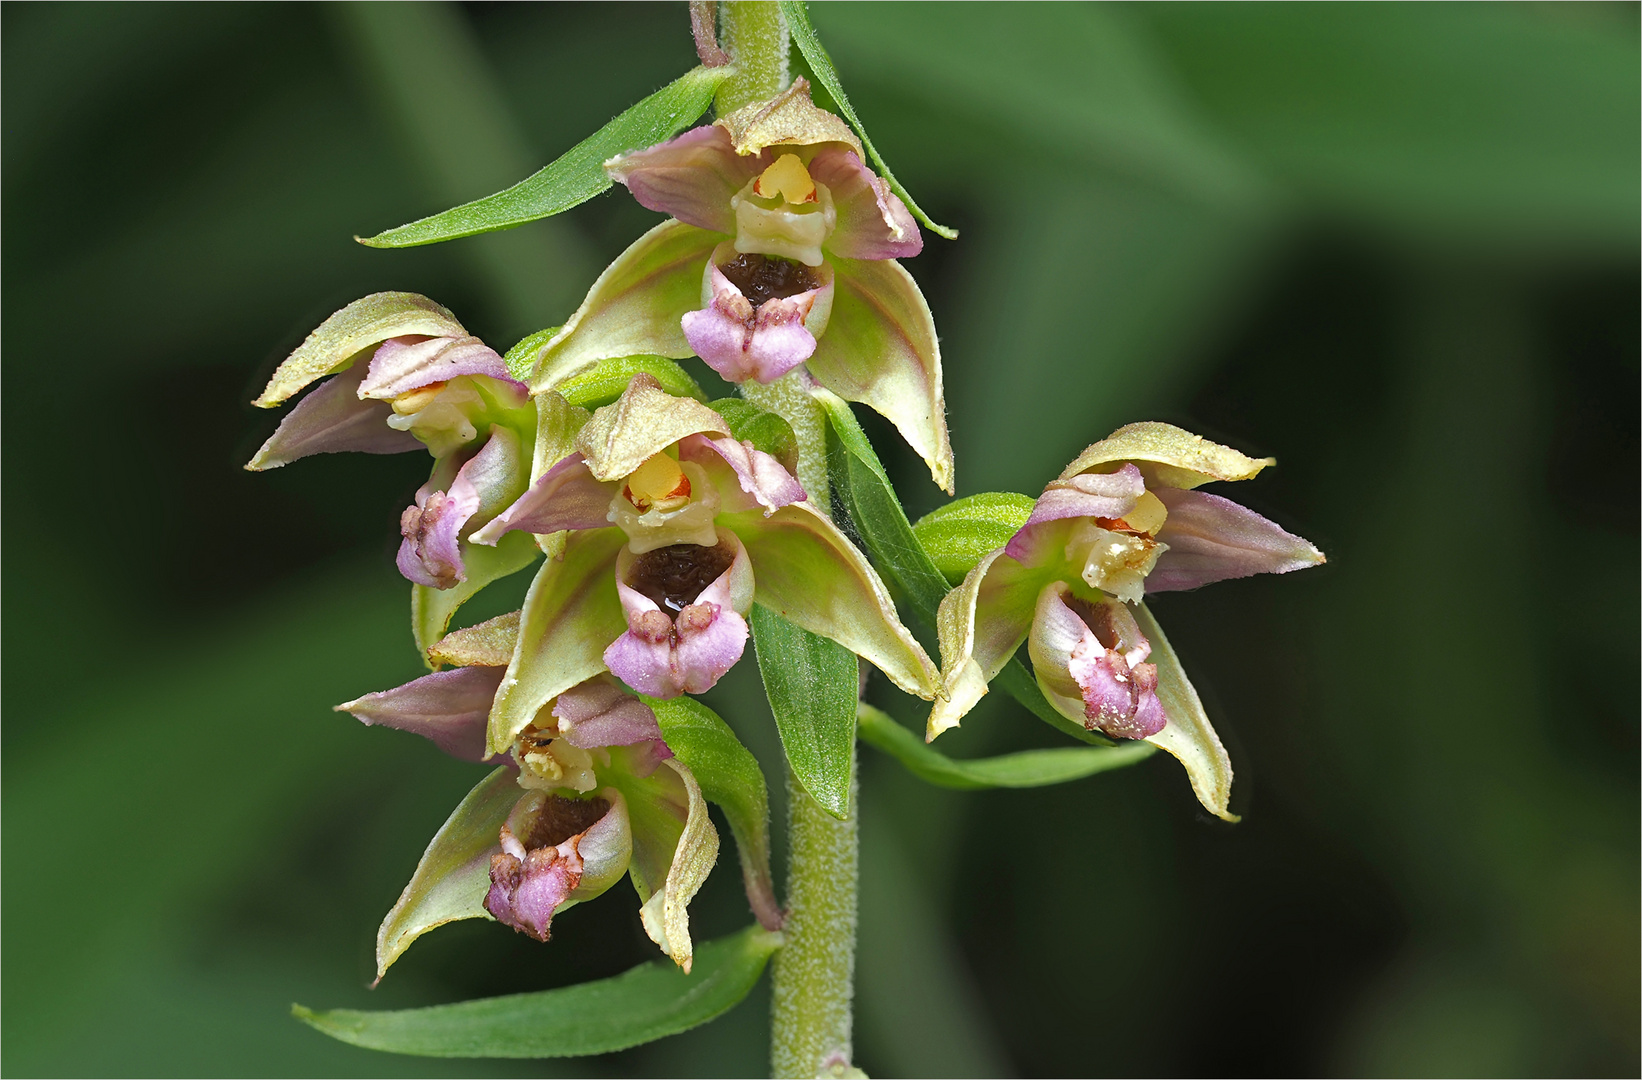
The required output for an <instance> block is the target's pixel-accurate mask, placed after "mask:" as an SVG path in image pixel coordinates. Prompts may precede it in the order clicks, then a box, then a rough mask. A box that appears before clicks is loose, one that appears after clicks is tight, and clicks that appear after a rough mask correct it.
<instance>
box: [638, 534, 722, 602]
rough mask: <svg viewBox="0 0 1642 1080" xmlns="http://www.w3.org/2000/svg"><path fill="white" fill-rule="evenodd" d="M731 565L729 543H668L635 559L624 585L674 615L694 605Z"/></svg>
mask: <svg viewBox="0 0 1642 1080" xmlns="http://www.w3.org/2000/svg"><path fill="white" fill-rule="evenodd" d="M733 562H735V548H734V546H733V545H731V544H729V543H721V544H719V545H717V546H716V547H706V546H703V545H701V544H669V545H667V546H666V547H659V548H656V549H654V550H653V551H646V552H645V553H644V554H642V555H638V556H635V557H634V559H633V566H632V569H631V570H630V571H629V572H628V579H627V584H628V586H629V587H630V588H633V589H635V590H637V591H638V592H640V593H642V594H643V595H644V596H647V597H649V599H650V600H651V602H653V603H654V604H655V605H656V606H657V607H659V608H662V609H663V610H665V611H668V612H672V613H676V612H678V611H682V610H683V609H684V608H685V607H686V606H688V605H689V604H691V603H693V602H694V601H695V599H696V597H698V596H700V595H701V590H703V589H705V588H706V587H707V586H709V585H711V584H712V583H713V581H714V580H715V579H716V578H717V577H718V576H719V575H720V574H722V573H724V571H726V570H728V569H729V568H730V564H731V563H733Z"/></svg>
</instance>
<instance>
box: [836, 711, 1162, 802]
mask: <svg viewBox="0 0 1642 1080" xmlns="http://www.w3.org/2000/svg"><path fill="white" fill-rule="evenodd" d="M857 721H858V724H859V727H858V729H857V730H858V731H859V732H860V735H861V738H862V739H863V740H864V741H866V742H868V743H871V744H872V745H873V746H876V747H877V748H878V749H880V750H882V751H883V752H884V753H886V754H888V755H889V756H891V757H893V758H895V759H896V760H897V761H899V762H900V763H901V764H902V765H904V766H906V768H907V771H908V772H910V773H912V774H913V775H914V776H916V777H918V778H919V779H921V780H925V781H927V782H929V783H931V784H935V785H936V786H938V787H948V788H958V789H962V790H975V789H979V788H999V787H1006V788H1029V787H1045V786H1047V785H1049V784H1064V783H1066V782H1067V781H1069V780H1081V779H1083V778H1084V777H1086V776H1093V775H1094V774H1095V773H1101V772H1108V771H1110V770H1112V769H1121V768H1123V767H1124V766H1126V765H1133V764H1135V763H1136V762H1139V761H1144V760H1145V759H1147V758H1149V757H1151V756H1152V755H1153V754H1154V753H1156V752H1157V751H1156V748H1155V747H1152V746H1150V745H1148V744H1146V743H1140V742H1137V743H1127V744H1125V745H1122V746H1114V747H1110V748H1100V747H1092V746H1087V747H1085V746H1068V747H1059V748H1056V749H1053V750H1022V751H1020V752H1019V753H1015V754H1002V755H1000V756H998V757H990V758H981V759H979V760H974V761H959V760H956V759H954V758H949V757H947V756H946V755H945V754H943V753H941V752H940V751H939V750H936V749H935V748H934V747H932V746H929V745H927V744H926V743H925V742H924V741H923V740H922V739H920V738H918V736H916V735H914V734H913V733H912V732H910V731H908V730H907V729H906V728H904V727H902V726H901V725H900V724H898V723H896V722H895V721H894V720H893V719H891V718H890V717H889V716H888V715H886V714H885V713H883V712H882V711H880V710H878V709H875V708H873V707H872V706H871V705H868V704H866V703H865V702H863V703H862V704H861V705H860V706H859V709H858V712H857Z"/></svg>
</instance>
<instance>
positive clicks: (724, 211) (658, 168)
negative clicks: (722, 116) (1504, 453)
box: [604, 125, 769, 233]
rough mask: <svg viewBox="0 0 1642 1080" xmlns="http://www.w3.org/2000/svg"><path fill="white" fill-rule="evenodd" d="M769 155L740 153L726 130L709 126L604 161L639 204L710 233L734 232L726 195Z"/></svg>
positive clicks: (755, 172) (754, 173)
mask: <svg viewBox="0 0 1642 1080" xmlns="http://www.w3.org/2000/svg"><path fill="white" fill-rule="evenodd" d="M768 158H769V155H768V154H756V155H751V156H748V157H742V156H741V155H739V154H737V153H736V152H735V147H733V146H732V145H731V144H730V136H729V133H728V132H726V131H725V130H724V129H723V128H721V127H716V126H713V125H708V126H706V127H698V128H692V129H691V130H689V131H686V132H685V133H684V134H682V135H679V136H678V137H676V138H673V139H670V140H668V141H667V142H664V143H658V144H657V145H655V146H652V147H650V148H649V149H647V150H635V151H634V152H633V153H631V154H623V155H621V156H620V157H618V158H615V159H613V160H611V161H608V162H605V166H604V171H605V172H607V173H608V174H609V175H610V179H612V180H614V181H615V182H616V183H618V184H625V185H626V186H627V190H628V191H631V192H632V193H633V198H635V199H637V200H638V201H639V204H640V205H641V206H645V207H648V208H649V209H651V210H655V211H657V212H659V213H663V214H667V215H669V216H670V217H675V218H677V219H678V220H680V221H682V222H685V223H686V224H689V225H694V226H696V227H698V228H702V229H711V230H712V231H713V232H719V233H733V232H735V212H734V211H733V210H731V209H730V198H731V196H733V195H735V193H736V192H738V191H740V190H741V189H742V188H743V187H744V186H745V185H746V183H747V181H748V180H751V179H752V178H753V177H754V176H757V175H758V174H759V173H760V172H762V171H763V169H764V168H765V167H766V166H768V165H769V160H768Z"/></svg>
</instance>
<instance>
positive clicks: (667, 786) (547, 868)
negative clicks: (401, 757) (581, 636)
mask: <svg viewBox="0 0 1642 1080" xmlns="http://www.w3.org/2000/svg"><path fill="white" fill-rule="evenodd" d="M498 624H502V625H498ZM516 632H517V617H516V616H503V617H502V618H501V619H498V620H492V622H491V623H487V624H481V625H480V626H478V627H473V628H470V629H469V630H466V631H458V632H457V633H455V634H452V635H450V636H449V637H447V638H446V639H445V640H444V641H443V642H441V643H440V646H439V657H440V659H442V660H463V661H473V662H474V663H473V664H472V665H471V666H466V667H458V668H455V669H453V670H449V671H438V672H434V673H433V674H431V675H425V676H423V677H422V678H420V679H416V680H414V681H413V682H410V683H407V684H406V685H404V686H401V687H397V688H396V689H393V690H387V691H383V692H381V693H376V694H367V695H366V696H365V697H362V698H360V699H358V700H357V701H351V702H349V703H347V704H346V705H340V706H338V707H337V708H338V709H339V710H344V711H347V712H351V713H353V714H354V715H355V716H357V717H358V718H359V719H361V720H363V721H364V722H365V723H367V724H381V725H385V726H389V727H395V728H399V729H401V730H406V731H412V732H415V733H417V734H420V735H424V736H426V737H427V738H429V739H431V740H432V741H433V742H435V743H436V744H437V745H439V746H440V748H441V749H444V750H445V751H446V752H448V753H451V754H453V756H456V757H460V758H463V759H464V760H479V759H480V757H481V755H482V754H483V750H484V733H485V728H486V723H487V715H488V713H489V710H490V705H491V699H492V697H493V696H494V694H495V691H496V687H497V685H498V684H499V683H500V682H501V677H502V671H503V668H502V666H501V664H502V663H503V662H505V659H506V657H507V655H509V654H510V653H511V651H512V650H511V642H512V639H513V636H514V635H515V634H516ZM487 636H489V637H491V638H493V639H495V640H494V641H492V642H488V643H487V642H486V641H485V638H486V637H487ZM464 651H465V652H466V655H464ZM503 760H504V764H503V766H502V767H501V768H499V769H497V770H496V771H495V772H494V773H492V774H491V776H489V777H488V778H486V779H485V780H484V781H482V782H481V783H480V785H479V786H478V787H476V788H475V789H474V791H473V792H472V793H471V794H470V795H469V796H468V798H467V799H466V800H464V801H463V804H462V806H460V807H458V808H457V811H456V813H454V814H453V815H452V816H451V819H450V820H449V821H448V822H446V824H445V827H444V828H443V829H441V830H440V832H439V835H438V836H436V837H435V838H434V841H433V843H432V844H431V845H430V846H429V848H428V852H427V854H425V855H424V856H423V859H422V865H420V866H418V868H417V871H416V874H415V875H414V876H413V878H412V880H411V883H410V885H409V886H407V887H406V890H405V894H404V896H402V897H401V898H400V902H399V903H398V904H397V905H395V907H394V909H393V910H392V911H391V912H389V914H388V917H387V919H386V920H385V921H384V923H383V927H382V932H381V934H380V935H379V937H378V942H377V949H378V966H379V974H380V971H385V970H386V969H387V967H388V965H390V964H391V963H392V962H393V961H394V960H395V959H396V958H397V957H398V956H399V954H400V953H402V952H403V951H404V950H405V948H407V947H408V946H409V944H410V942H411V941H413V940H414V939H415V938H416V937H418V936H420V935H421V934H422V933H425V932H426V931H427V930H430V929H432V928H433V927H435V926H438V925H440V924H442V923H443V922H448V921H450V920H451V919H457V918H474V917H481V916H485V915H488V916H489V917H491V918H494V919H495V920H497V921H498V922H502V923H505V924H506V925H508V926H511V927H513V928H514V929H515V930H518V931H520V932H521V933H524V934H528V935H529V936H531V937H533V938H535V939H536V940H538V941H547V940H548V938H549V936H550V934H551V927H552V921H553V917H554V916H555V915H556V914H558V913H559V912H562V911H564V910H565V909H566V908H568V907H570V906H571V905H573V904H576V903H579V902H581V901H583V900H590V899H592V898H594V897H596V896H598V895H600V894H601V893H603V892H604V891H606V890H607V889H609V888H610V886H612V885H614V884H615V883H616V882H617V881H619V880H620V879H621V877H622V876H623V875H624V874H625V875H630V876H631V877H632V879H633V884H634V887H635V888H636V889H637V891H638V893H639V899H640V902H641V904H642V907H641V909H640V914H641V916H642V921H643V923H644V927H645V930H646V932H647V933H649V935H650V937H651V938H652V939H653V940H654V941H655V942H656V943H657V944H658V945H659V946H660V947H661V948H662V950H663V951H664V952H665V953H667V955H668V956H670V957H672V958H673V959H674V960H675V961H676V962H677V963H679V964H680V966H682V967H683V968H684V969H685V970H689V967H690V960H691V956H692V946H691V942H690V935H689V921H688V912H687V905H688V904H689V901H690V899H691V897H692V896H694V894H695V892H696V890H697V889H698V888H699V887H700V885H701V882H702V881H703V880H705V878H706V876H707V873H708V871H709V870H710V869H711V868H712V866H713V863H714V861H715V860H716V859H717V855H718V833H717V831H716V830H715V829H714V827H713V825H712V822H711V820H710V819H709V818H708V816H707V811H706V804H705V802H703V800H702V795H701V789H700V786H699V785H698V784H697V782H696V778H695V776H694V775H693V774H692V773H691V771H690V770H689V768H688V767H686V766H685V765H684V764H683V763H682V762H680V761H678V760H677V759H676V758H675V757H674V755H673V752H672V750H671V749H670V748H669V747H668V745H667V743H666V741H665V740H664V739H663V737H662V733H661V728H660V726H659V725H658V724H657V722H656V717H655V714H654V712H652V711H651V709H650V708H649V707H648V706H647V705H645V704H644V703H643V702H642V701H640V700H639V699H637V698H635V697H633V696H632V695H630V694H628V693H626V692H625V691H623V690H622V689H621V687H620V686H619V685H618V684H617V683H616V682H615V681H614V680H612V679H610V677H609V676H601V677H597V678H594V679H590V680H588V681H586V682H584V683H581V684H579V685H577V686H574V687H572V688H570V689H568V690H566V691H565V692H564V693H562V694H560V695H558V696H557V697H556V698H555V699H554V700H553V701H552V702H550V703H549V704H548V705H547V706H546V707H544V708H543V709H541V710H540V712H539V713H538V714H537V715H536V716H535V717H534V718H533V719H532V720H531V722H530V723H529V724H528V725H526V726H525V727H524V728H523V729H522V730H521V731H520V732H519V733H518V734H517V735H516V736H515V738H514V739H513V742H512V744H511V746H510V747H509V748H508V750H507V753H506V756H505V758H504V759H503ZM763 906H764V907H766V908H769V907H772V906H773V898H771V899H768V900H766V901H765V902H764V905H763Z"/></svg>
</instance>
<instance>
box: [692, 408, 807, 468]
mask: <svg viewBox="0 0 1642 1080" xmlns="http://www.w3.org/2000/svg"><path fill="white" fill-rule="evenodd" d="M707 405H708V407H709V408H711V409H712V410H713V411H714V412H716V413H718V415H720V416H722V417H724V422H725V423H726V424H729V425H730V434H731V435H733V436H735V437H736V439H738V440H740V441H741V442H750V443H752V444H753V446H754V447H755V448H756V449H759V450H762V451H764V452H765V453H766V454H769V455H770V456H771V457H773V458H775V459H776V460H777V461H779V462H781V464H782V465H783V466H784V467H785V468H786V470H787V471H788V472H790V473H796V472H797V471H798V437H797V436H796V435H794V434H793V430H792V425H791V424H789V423H787V421H786V420H785V419H783V418H782V417H781V416H778V415H777V414H775V413H773V412H765V411H764V410H763V409H761V408H759V407H758V406H757V405H754V404H753V403H752V402H750V401H748V400H747V399H746V398H738V397H729V398H719V399H718V400H717V401H709V402H708V403H707Z"/></svg>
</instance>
